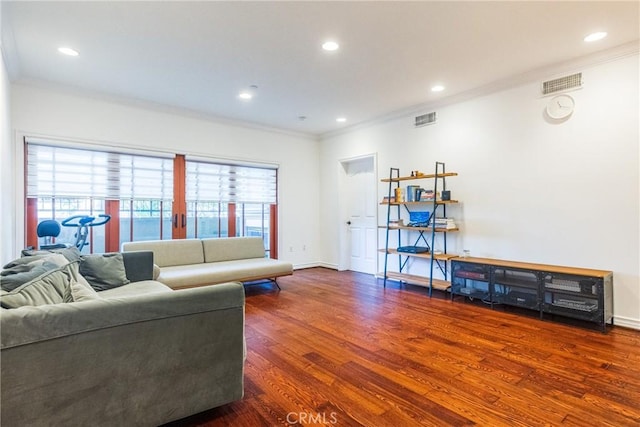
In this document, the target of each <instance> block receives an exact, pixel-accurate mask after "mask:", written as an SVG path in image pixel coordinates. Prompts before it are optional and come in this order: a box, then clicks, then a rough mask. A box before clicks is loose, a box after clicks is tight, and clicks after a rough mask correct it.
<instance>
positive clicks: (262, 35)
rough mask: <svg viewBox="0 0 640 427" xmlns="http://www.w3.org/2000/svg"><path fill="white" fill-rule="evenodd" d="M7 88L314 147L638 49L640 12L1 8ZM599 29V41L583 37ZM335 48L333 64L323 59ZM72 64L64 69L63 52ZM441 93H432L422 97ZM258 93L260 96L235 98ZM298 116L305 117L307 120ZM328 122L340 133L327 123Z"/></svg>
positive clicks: (252, 5)
mask: <svg viewBox="0 0 640 427" xmlns="http://www.w3.org/2000/svg"><path fill="white" fill-rule="evenodd" d="M1 6H2V24H3V25H2V41H3V43H2V48H3V51H4V53H5V61H6V63H7V67H8V69H9V75H10V78H11V80H12V81H14V82H19V81H26V82H38V83H39V84H43V83H44V84H53V85H62V86H67V87H72V88H76V89H78V90H82V91H91V92H100V93H101V94H102V95H106V96H109V97H116V98H127V99H133V100H136V101H145V102H152V103H157V104H160V105H163V106H170V107H178V108H183V109H186V110H190V111H193V112H197V113H200V114H206V115H211V116H217V117H224V118H228V119H233V120H240V121H245V122H250V123H254V124H260V125H267V126H270V127H275V128H280V129H286V130H291V131H296V132H303V133H307V134H312V135H320V134H323V133H327V132H332V131H335V130H337V129H340V128H344V127H347V126H350V125H354V124H357V123H361V122H365V121H370V120H374V119H376V118H379V117H382V116H385V115H388V114H391V113H393V112H396V111H400V110H406V109H408V108H411V107H417V106H420V105H428V104H429V103H436V102H442V101H443V99H444V98H445V97H451V96H456V95H457V96H459V95H460V94H461V93H465V92H469V91H472V90H474V89H476V88H478V87H482V86H486V85H489V84H493V83H495V82H499V81H502V80H505V79H509V78H512V77H513V76H516V75H521V74H523V73H526V72H528V71H530V70H533V69H539V68H544V67H548V66H551V65H553V64H557V63H560V62H565V61H569V60H572V59H576V58H579V57H583V56H586V55H590V54H593V53H595V52H598V51H601V50H605V49H610V48H613V47H617V46H620V45H623V44H627V43H630V42H633V41H637V40H638V38H639V32H640V26H639V13H640V12H639V2H637V1H632V2H609V1H604V2H478V1H476V2H361V1H356V2H266V1H262V2H211V1H209V2H186V1H174V2H150V1H146V2H115V1H114V2H86V1H85V2H52V1H47V2H22V1H20V2H9V1H5V0H2V4H1ZM600 30H604V31H607V32H608V33H609V36H608V37H607V38H605V39H604V40H602V41H599V42H595V43H591V44H588V43H585V42H584V41H583V38H584V36H585V35H587V34H589V33H591V32H594V31H600ZM327 39H334V40H336V41H338V42H339V43H340V45H341V48H340V50H338V51H336V52H332V53H329V52H325V51H323V50H322V49H321V48H320V45H321V44H322V42H323V41H325V40H327ZM63 45H64V46H69V47H73V48H74V49H76V50H78V51H79V52H80V56H78V57H75V58H72V57H66V56H64V55H61V54H59V53H58V52H57V50H56V49H57V48H58V47H59V46H63ZM436 83H441V84H444V85H445V86H446V87H447V89H446V90H445V91H444V92H441V93H438V94H436V93H432V92H431V91H430V88H431V86H433V85H434V84H436ZM250 85H257V86H258V90H257V95H256V97H255V98H254V99H253V100H251V101H249V102H247V101H241V100H239V99H238V98H237V95H238V93H239V91H240V90H242V89H246V88H248V87H249V86H250ZM299 116H306V117H307V119H306V120H304V121H301V120H299V118H298V117H299ZM338 116H344V117H346V118H347V119H348V121H347V122H346V123H344V124H340V123H336V121H335V119H336V117H338Z"/></svg>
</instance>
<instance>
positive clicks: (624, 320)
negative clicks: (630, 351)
mask: <svg viewBox="0 0 640 427" xmlns="http://www.w3.org/2000/svg"><path fill="white" fill-rule="evenodd" d="M613 324H614V325H615V326H622V327H624V328H630V329H637V330H640V320H639V319H632V318H630V317H622V316H613Z"/></svg>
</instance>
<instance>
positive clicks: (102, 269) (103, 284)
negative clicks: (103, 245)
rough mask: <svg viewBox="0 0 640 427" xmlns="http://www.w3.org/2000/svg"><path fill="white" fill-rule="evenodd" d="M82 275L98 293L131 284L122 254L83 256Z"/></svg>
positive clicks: (81, 263)
mask: <svg viewBox="0 0 640 427" xmlns="http://www.w3.org/2000/svg"><path fill="white" fill-rule="evenodd" d="M80 274H82V275H83V276H84V277H85V279H87V281H88V282H89V284H90V285H91V286H92V287H93V288H94V289H95V290H96V291H104V290H106V289H111V288H116V287H118V286H122V285H126V284H127V283H129V279H127V273H126V271H125V269H124V261H123V260H122V254H121V253H117V252H115V253H108V254H93V255H83V256H82V257H81V262H80Z"/></svg>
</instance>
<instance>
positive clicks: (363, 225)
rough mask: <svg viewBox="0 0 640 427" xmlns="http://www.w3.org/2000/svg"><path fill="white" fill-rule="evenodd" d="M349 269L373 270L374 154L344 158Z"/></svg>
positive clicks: (375, 244) (375, 233)
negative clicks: (346, 160) (356, 157)
mask: <svg viewBox="0 0 640 427" xmlns="http://www.w3.org/2000/svg"><path fill="white" fill-rule="evenodd" d="M343 168H344V171H345V179H344V181H343V182H344V186H343V191H344V198H343V200H344V204H345V208H346V214H347V215H346V218H345V225H346V230H347V238H346V241H347V243H348V245H347V246H348V248H346V249H347V250H348V251H349V257H348V259H349V266H348V268H347V269H348V270H352V271H359V272H362V273H369V274H375V272H376V260H377V248H378V227H377V217H376V213H377V195H376V193H377V191H376V188H377V187H376V182H375V171H374V158H373V157H367V158H363V159H357V160H352V161H349V162H343Z"/></svg>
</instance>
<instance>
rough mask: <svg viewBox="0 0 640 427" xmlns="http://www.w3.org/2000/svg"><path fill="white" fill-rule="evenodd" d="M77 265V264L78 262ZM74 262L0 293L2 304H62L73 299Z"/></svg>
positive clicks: (4, 306)
mask: <svg viewBox="0 0 640 427" xmlns="http://www.w3.org/2000/svg"><path fill="white" fill-rule="evenodd" d="M76 265H77V264H76ZM72 266H73V263H69V264H67V265H66V266H64V267H60V268H57V269H55V270H50V271H48V272H46V273H44V274H42V275H40V276H38V277H37V278H35V279H33V280H30V281H29V282H27V283H25V284H23V285H22V286H19V287H17V288H16V289H14V290H13V291H11V292H6V293H3V294H1V295H0V306H2V307H3V308H18V307H23V306H35V305H45V304H61V303H64V302H71V301H73V297H72V295H71V290H70V287H69V286H70V284H71V279H72V278H73V276H74V274H73V270H72V269H73V267H72Z"/></svg>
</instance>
